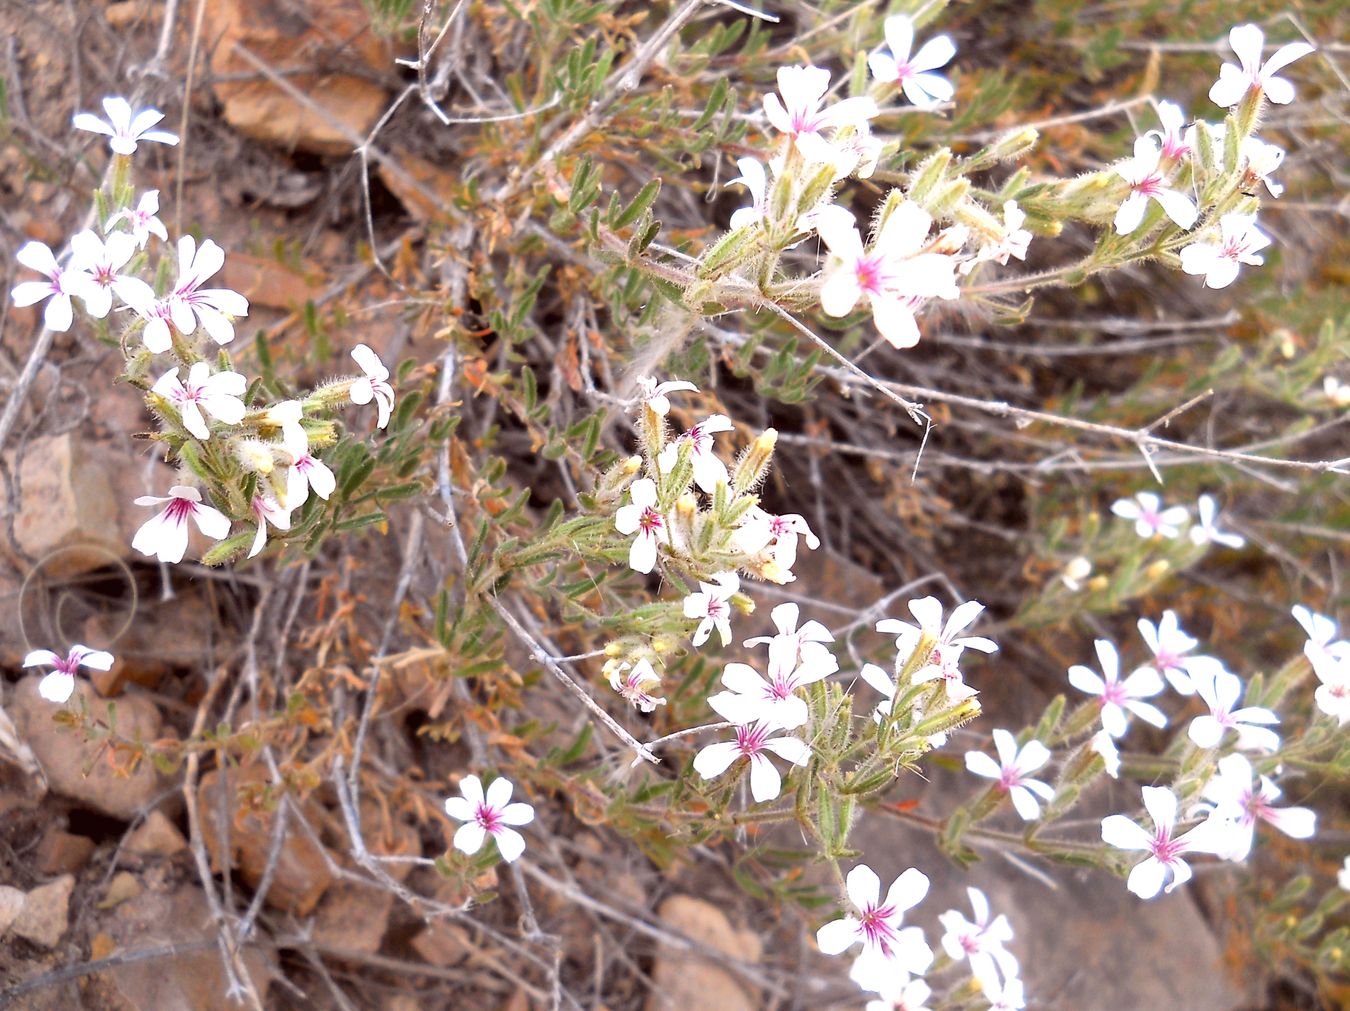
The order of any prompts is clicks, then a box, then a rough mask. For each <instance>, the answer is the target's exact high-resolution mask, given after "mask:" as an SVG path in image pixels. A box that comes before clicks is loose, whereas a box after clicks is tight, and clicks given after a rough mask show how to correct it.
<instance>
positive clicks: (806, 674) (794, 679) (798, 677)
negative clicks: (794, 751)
mask: <svg viewBox="0 0 1350 1011" xmlns="http://www.w3.org/2000/svg"><path fill="white" fill-rule="evenodd" d="M838 669H839V662H838V661H837V660H836V659H835V658H834V654H832V653H830V652H829V651H828V650H825V649H821V650H819V651H814V650H813V651H809V652H806V653H804V654H802V655H801V658H800V662H798V654H797V653H796V652H795V651H787V650H777V651H775V650H774V649H773V647H770V648H769V667H768V674H769V676H768V677H767V678H766V677H764V676H763V675H762V674H760V673H759V671H757V670H755V668H753V667H751V666H750V665H749V664H748V663H729V664H727V665H726V667H725V668H723V670H722V684H723V686H724V687H726V688H727V689H728V690H727V691H724V692H718V693H717V694H716V695H714V696H712V697H711V698H710V699H708V705H709V706H711V707H712V709H713V711H714V712H716V713H718V714H719V715H721V716H723V717H725V718H726V719H728V720H730V721H731V722H732V723H741V724H746V723H754V722H757V721H760V720H762V721H764V722H766V723H771V724H773V725H775V726H780V727H782V728H783V729H784V730H795V729H796V728H797V727H800V726H802V725H803V724H805V723H806V717H807V713H806V701H805V700H804V699H803V698H802V697H801V696H799V695H798V694H797V689H798V688H801V687H803V686H805V685H809V684H814V683H815V682H817V681H823V680H824V679H825V678H827V677H829V676H830V675H831V674H833V673H834V672H835V671H837V670H838Z"/></svg>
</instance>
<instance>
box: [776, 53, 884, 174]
mask: <svg viewBox="0 0 1350 1011" xmlns="http://www.w3.org/2000/svg"><path fill="white" fill-rule="evenodd" d="M829 90H830V72H829V71H828V70H826V69H825V68H824V67H779V68H778V94H777V95H775V94H773V93H772V92H770V93H769V94H767V95H765V96H764V115H766V116H767V117H768V118H769V122H770V123H771V124H772V125H773V127H774V129H776V130H778V131H779V132H781V133H784V134H786V135H787V136H788V137H790V138H791V139H792V143H793V144H795V145H796V146H797V149H798V150H799V151H800V152H801V153H802V155H803V157H805V158H806V160H807V161H810V162H821V163H824V162H833V161H834V160H835V157H834V151H833V149H832V148H831V147H830V144H829V142H828V141H827V140H826V139H825V137H824V135H823V131H825V130H837V129H839V128H840V127H845V126H857V125H859V124H860V123H866V122H867V121H868V120H869V119H871V118H872V117H873V116H875V115H876V114H877V103H876V102H875V101H873V100H872V99H870V98H865V97H864V98H846V99H844V100H843V101H842V102H835V103H834V104H833V105H831V106H829V107H828V108H825V109H822V108H821V107H820V106H821V103H822V102H823V101H824V100H825V93H826V92H827V91H829ZM779 95H781V96H782V98H781V99H780V98H779Z"/></svg>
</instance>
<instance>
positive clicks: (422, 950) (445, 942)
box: [412, 920, 474, 969]
mask: <svg viewBox="0 0 1350 1011" xmlns="http://www.w3.org/2000/svg"><path fill="white" fill-rule="evenodd" d="M412 946H413V950H414V951H416V952H417V954H419V955H420V956H422V960H423V961H424V962H427V963H429V964H431V965H435V966H439V967H440V968H442V969H448V968H450V967H451V966H455V965H459V964H460V963H462V962H464V961H465V960H466V959H467V958H468V957H469V956H470V955H471V954H472V953H473V949H474V945H473V939H472V938H471V937H470V936H469V932H468V931H467V930H465V929H464V928H463V927H461V926H460V925H459V924H457V923H447V922H446V921H444V920H434V921H432V922H431V923H430V924H428V925H427V928H426V929H425V930H423V931H422V932H421V933H419V934H417V935H416V936H414V937H413V939H412Z"/></svg>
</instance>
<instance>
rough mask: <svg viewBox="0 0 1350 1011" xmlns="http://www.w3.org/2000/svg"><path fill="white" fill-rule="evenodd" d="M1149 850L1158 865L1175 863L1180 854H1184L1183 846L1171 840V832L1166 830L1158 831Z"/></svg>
mask: <svg viewBox="0 0 1350 1011" xmlns="http://www.w3.org/2000/svg"><path fill="white" fill-rule="evenodd" d="M1150 849H1151V851H1152V853H1153V855H1154V856H1155V857H1157V858H1158V861H1159V863H1163V864H1173V863H1175V862H1176V861H1177V859H1178V858H1180V856H1181V854H1183V853H1185V852H1186V846H1185V844H1184V843H1180V842H1178V841H1177V840H1176V839H1173V838H1172V832H1171V830H1170V829H1166V828H1160V829H1158V832H1157V834H1156V835H1155V836H1154V837H1153V845H1152V846H1151V847H1150Z"/></svg>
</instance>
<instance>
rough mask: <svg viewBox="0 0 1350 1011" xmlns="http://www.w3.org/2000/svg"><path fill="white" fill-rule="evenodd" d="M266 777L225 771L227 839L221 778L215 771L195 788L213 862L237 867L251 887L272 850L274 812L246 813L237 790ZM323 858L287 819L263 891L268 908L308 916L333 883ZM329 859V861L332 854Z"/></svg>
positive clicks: (257, 770) (254, 769) (253, 770)
mask: <svg viewBox="0 0 1350 1011" xmlns="http://www.w3.org/2000/svg"><path fill="white" fill-rule="evenodd" d="M266 778H267V776H266V772H265V771H264V770H263V769H262V768H261V767H259V766H250V767H249V768H247V769H244V770H237V769H235V770H230V775H229V777H228V778H227V779H226V780H225V786H224V789H225V790H226V792H227V794H228V798H227V800H226V802H225V804H224V805H223V809H224V810H225V811H227V812H229V814H230V822H229V826H228V829H229V831H228V836H226V833H225V832H223V831H222V830H223V828H224V826H223V825H222V819H221V812H222V804H221V797H220V791H221V789H222V786H221V783H222V779H221V774H220V772H219V770H212V771H211V772H208V773H207V774H206V775H205V776H203V777H202V779H201V783H200V785H199V786H198V789H197V798H198V804H199V805H200V811H201V818H202V837H203V840H204V841H205V843H206V848H207V850H208V851H209V852H210V854H211V862H212V864H214V865H215V866H216V867H220V866H222V864H223V863H224V862H226V860H227V861H228V862H229V863H231V864H237V866H238V867H239V871H240V873H241V874H242V876H243V878H244V880H245V881H246V882H247V883H248V885H249V886H250V887H253V888H256V887H257V886H258V885H259V884H260V883H261V881H262V876H263V872H264V871H265V870H266V867H267V857H268V854H269V853H270V852H271V847H272V819H273V818H275V817H276V813H275V812H266V813H263V812H260V811H253V810H246V809H245V805H246V803H247V801H246V798H244V797H242V796H241V794H240V789H241V788H242V787H243V786H246V785H247V784H249V783H262V782H265V781H266ZM318 814H319V812H318V810H317V805H316V806H315V810H314V817H311V819H310V823H311V824H314V825H317V824H319V822H320V819H319V818H318V817H317V815H318ZM222 837H226V838H228V840H229V855H228V857H227V858H226V860H222V853H221V850H222V847H221V839H222ZM325 855H326V854H325V851H324V850H322V849H321V848H320V847H319V846H318V844H316V843H315V842H314V841H313V840H311V839H310V837H309V834H308V833H306V832H305V831H304V829H303V828H301V827H300V826H298V825H296V824H295V823H294V819H293V818H292V819H290V822H289V824H288V825H287V826H286V834H285V836H284V837H283V838H282V843H281V851H280V855H279V856H278V858H277V862H276V869H275V870H274V871H273V874H272V887H271V888H270V889H269V890H268V892H267V904H268V905H270V906H273V907H274V908H277V909H285V910H290V911H291V912H294V913H295V914H296V915H298V916H307V915H309V913H310V912H311V911H312V910H313V909H314V906H315V904H316V903H318V901H319V898H320V897H321V896H322V895H323V893H324V892H325V891H326V890H327V889H328V886H329V885H330V884H332V882H333V874H332V872H331V871H330V870H329V869H328V863H327V861H326V860H325ZM328 856H330V857H331V854H328Z"/></svg>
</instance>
